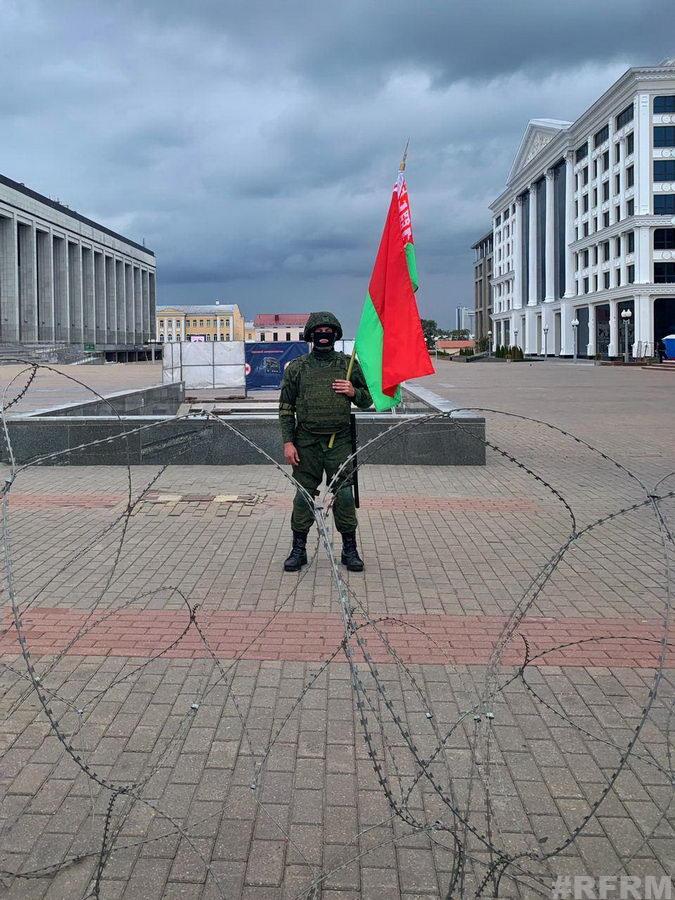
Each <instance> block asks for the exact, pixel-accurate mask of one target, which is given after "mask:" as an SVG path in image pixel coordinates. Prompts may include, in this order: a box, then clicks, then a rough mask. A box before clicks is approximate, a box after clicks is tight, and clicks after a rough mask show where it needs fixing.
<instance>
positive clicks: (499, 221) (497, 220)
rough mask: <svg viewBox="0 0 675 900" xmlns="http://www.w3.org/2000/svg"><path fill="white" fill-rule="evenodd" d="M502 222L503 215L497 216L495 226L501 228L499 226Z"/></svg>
mask: <svg viewBox="0 0 675 900" xmlns="http://www.w3.org/2000/svg"><path fill="white" fill-rule="evenodd" d="M501 224H502V217H501V216H497V218H496V219H495V228H499V226H500V225H501Z"/></svg>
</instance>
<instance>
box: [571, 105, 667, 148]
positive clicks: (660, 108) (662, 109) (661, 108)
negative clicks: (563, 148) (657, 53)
mask: <svg viewBox="0 0 675 900" xmlns="http://www.w3.org/2000/svg"><path fill="white" fill-rule="evenodd" d="M654 112H655V113H674V112H675V94H666V95H665V96H663V97H654ZM577 152H578V151H577Z"/></svg>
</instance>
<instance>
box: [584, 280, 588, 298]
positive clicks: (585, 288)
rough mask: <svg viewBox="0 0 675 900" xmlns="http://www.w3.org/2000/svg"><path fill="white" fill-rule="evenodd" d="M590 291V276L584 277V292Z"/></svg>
mask: <svg viewBox="0 0 675 900" xmlns="http://www.w3.org/2000/svg"><path fill="white" fill-rule="evenodd" d="M587 293H588V278H584V294H587Z"/></svg>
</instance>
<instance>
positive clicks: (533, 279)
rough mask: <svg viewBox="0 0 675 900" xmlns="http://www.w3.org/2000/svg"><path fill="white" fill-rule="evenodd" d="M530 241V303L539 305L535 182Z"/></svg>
mask: <svg viewBox="0 0 675 900" xmlns="http://www.w3.org/2000/svg"><path fill="white" fill-rule="evenodd" d="M528 242H529V260H528V263H529V265H528V274H529V291H528V299H527V302H528V305H529V306H536V305H537V191H536V188H535V186H534V184H531V185H530V223H529V229H528Z"/></svg>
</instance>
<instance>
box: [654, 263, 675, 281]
mask: <svg viewBox="0 0 675 900" xmlns="http://www.w3.org/2000/svg"><path fill="white" fill-rule="evenodd" d="M654 281H655V282H656V284H672V283H673V282H675V263H672V262H655V263H654Z"/></svg>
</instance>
